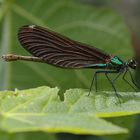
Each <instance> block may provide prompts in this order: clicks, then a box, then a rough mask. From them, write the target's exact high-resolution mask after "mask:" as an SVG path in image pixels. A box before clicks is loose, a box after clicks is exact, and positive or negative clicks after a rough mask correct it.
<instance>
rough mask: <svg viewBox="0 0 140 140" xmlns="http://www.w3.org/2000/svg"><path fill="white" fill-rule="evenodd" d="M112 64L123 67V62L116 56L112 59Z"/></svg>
mask: <svg viewBox="0 0 140 140" xmlns="http://www.w3.org/2000/svg"><path fill="white" fill-rule="evenodd" d="M110 63H112V64H115V65H122V64H123V62H122V61H121V60H120V59H119V58H118V57H117V56H114V57H113V58H112V59H111V61H110Z"/></svg>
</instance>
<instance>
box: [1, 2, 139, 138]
mask: <svg viewBox="0 0 140 140" xmlns="http://www.w3.org/2000/svg"><path fill="white" fill-rule="evenodd" d="M139 5H140V2H139V1H138V0H133V1H131V0H117V1H113V0H58V1H56V0H36V1H34V0H20V1H18V0H0V55H2V54H7V53H14V54H21V55H30V54H29V53H28V52H26V51H25V50H24V49H23V48H22V47H21V46H20V44H19V42H18V39H17V32H18V29H19V27H21V26H22V25H32V24H36V25H40V26H44V27H48V28H50V29H52V30H54V31H57V32H59V33H61V34H63V35H66V36H68V37H69V38H72V39H74V40H77V41H80V42H84V43H88V44H91V45H93V46H96V47H98V48H101V49H102V50H104V51H105V52H107V53H109V54H113V55H117V56H119V57H121V58H122V59H123V60H128V59H130V58H131V57H133V56H134V55H137V56H139V52H138V50H139V48H138V49H136V47H139V40H138V38H139V35H140V34H139V33H140V30H139V23H140V22H139V17H140V16H139V15H140V10H139ZM132 32H133V34H135V36H136V37H137V42H135V44H136V45H135V46H134V45H132V43H131V34H132ZM135 50H137V52H135ZM94 72H95V71H94V70H85V69H84V70H66V69H60V68H56V67H52V66H50V65H47V64H39V63H34V62H30V63H29V62H11V63H7V62H4V61H3V60H0V89H1V90H7V89H8V90H14V89H15V88H18V89H26V88H32V87H38V86H42V85H47V86H50V87H56V86H57V87H59V88H60V94H61V93H63V92H64V91H65V90H66V89H69V88H86V89H88V88H89V85H90V83H91V80H92V75H93V73H94ZM112 77H113V76H112ZM137 77H138V76H137ZM128 79H129V77H128ZM137 79H139V78H137ZM98 83H99V89H100V90H112V89H111V87H110V85H109V83H108V82H107V80H106V79H105V77H104V76H102V75H101V76H100V77H99V79H98ZM116 85H117V89H118V90H119V91H132V89H131V88H130V87H129V86H127V85H126V84H125V83H124V82H123V81H122V80H121V78H120V79H119V80H118V81H117V84H116ZM139 120H140V119H139V117H137V116H134V117H123V118H114V119H112V122H115V123H116V124H120V125H122V126H125V127H127V128H129V129H130V132H131V133H129V134H128V135H117V136H108V137H107V136H104V137H95V136H78V135H71V134H45V133H42V132H38V133H19V134H7V133H4V132H1V133H0V139H2V140H4V139H5V140H8V139H14V140H20V139H22V140H26V139H34V140H35V139H38V138H39V139H40V140H45V139H50V140H53V139H55V140H57V139H58V140H59V139H61V140H63V139H67V140H69V139H76V140H77V139H79V140H81V139H87V140H94V139H95V140H100V139H101V140H102V139H113V140H114V139H120V140H121V139H122V140H125V139H126V140H127V139H140V134H139V131H140V130H139V129H140V128H139V125H140V121H139Z"/></svg>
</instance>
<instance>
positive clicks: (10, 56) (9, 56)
mask: <svg viewBox="0 0 140 140" xmlns="http://www.w3.org/2000/svg"><path fill="white" fill-rule="evenodd" d="M2 59H3V60H5V61H15V60H17V59H18V58H17V56H16V55H13V54H7V55H2Z"/></svg>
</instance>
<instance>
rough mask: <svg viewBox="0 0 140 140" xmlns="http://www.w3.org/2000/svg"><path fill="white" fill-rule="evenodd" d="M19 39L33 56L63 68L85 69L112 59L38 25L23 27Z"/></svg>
mask: <svg viewBox="0 0 140 140" xmlns="http://www.w3.org/2000/svg"><path fill="white" fill-rule="evenodd" d="M18 38H19V41H20V43H21V45H22V46H23V47H24V48H25V49H26V50H27V51H28V52H30V53H31V54H32V55H33V56H35V57H38V58H41V59H42V60H43V61H44V62H46V63H48V64H51V65H54V66H57V67H61V68H84V67H88V66H91V65H94V64H98V63H107V61H109V60H110V58H111V56H110V55H108V54H105V53H103V52H102V51H100V50H99V49H97V48H95V47H90V46H89V45H87V44H83V43H79V42H77V41H73V40H71V39H69V38H67V37H64V36H62V35H60V34H58V33H56V32H53V31H51V30H49V29H46V28H43V27H39V26H36V25H31V26H23V27H21V28H20V30H19V32H18Z"/></svg>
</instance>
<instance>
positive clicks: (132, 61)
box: [127, 59, 137, 69]
mask: <svg viewBox="0 0 140 140" xmlns="http://www.w3.org/2000/svg"><path fill="white" fill-rule="evenodd" d="M127 65H128V66H129V67H130V68H132V69H136V67H137V62H136V60H135V59H130V60H129V61H128V64H127Z"/></svg>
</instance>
